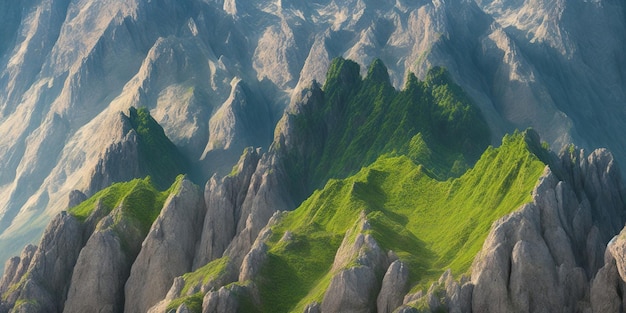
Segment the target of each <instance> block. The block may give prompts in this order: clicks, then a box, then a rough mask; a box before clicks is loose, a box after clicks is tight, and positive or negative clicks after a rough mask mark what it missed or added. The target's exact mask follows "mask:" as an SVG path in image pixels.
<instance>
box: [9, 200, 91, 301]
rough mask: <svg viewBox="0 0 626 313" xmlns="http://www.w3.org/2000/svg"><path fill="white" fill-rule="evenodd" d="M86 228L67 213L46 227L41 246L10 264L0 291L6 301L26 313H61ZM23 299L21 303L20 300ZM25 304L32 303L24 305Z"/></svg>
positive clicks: (32, 248) (11, 261) (25, 250)
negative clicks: (19, 303) (17, 304)
mask: <svg viewBox="0 0 626 313" xmlns="http://www.w3.org/2000/svg"><path fill="white" fill-rule="evenodd" d="M83 245H84V242H83V227H82V225H81V224H80V222H78V220H76V219H75V218H74V217H73V216H71V215H69V214H67V212H61V213H59V214H58V215H57V216H56V217H55V218H54V219H53V220H52V221H51V222H50V223H49V224H48V227H47V228H46V231H45V233H44V236H43V238H42V239H41V241H40V243H39V246H38V247H35V246H27V247H26V248H25V249H24V251H23V253H22V255H21V256H20V258H19V259H12V260H10V261H9V262H7V266H6V268H5V274H4V276H3V279H2V282H1V283H0V290H2V291H3V294H4V292H5V291H8V290H13V291H12V292H8V294H6V300H7V301H6V302H7V304H9V305H15V304H16V303H17V302H18V301H19V302H21V303H22V305H20V306H18V307H16V308H15V309H19V310H21V311H24V312H61V311H63V306H64V303H65V299H66V296H67V291H68V288H69V283H70V278H71V275H72V271H73V268H74V264H75V263H76V259H77V258H78V254H79V252H80V249H81V248H82V247H83ZM20 300H21V301H20ZM25 303H30V304H28V305H24V304H25Z"/></svg>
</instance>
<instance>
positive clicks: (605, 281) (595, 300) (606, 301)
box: [590, 228, 626, 312]
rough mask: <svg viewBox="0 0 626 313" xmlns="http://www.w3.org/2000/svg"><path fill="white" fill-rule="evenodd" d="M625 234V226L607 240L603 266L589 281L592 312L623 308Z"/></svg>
mask: <svg viewBox="0 0 626 313" xmlns="http://www.w3.org/2000/svg"><path fill="white" fill-rule="evenodd" d="M625 234H626V228H624V229H623V230H622V231H621V232H620V234H619V235H617V236H616V237H615V238H613V239H612V240H611V241H610V242H609V244H608V246H607V248H606V252H605V255H604V266H603V267H602V268H600V270H598V272H597V273H596V275H595V277H594V278H593V280H592V281H591V290H590V300H591V309H592V310H593V312H618V311H622V310H623V309H624V304H625V303H624V299H625V298H624V296H625V294H624V291H625V290H626V289H625V287H626V275H624V274H626V272H625V271H624V269H625V267H626V263H625V262H624V256H625V254H624V252H625V249H626V241H625V239H626V238H625V237H624V235H625Z"/></svg>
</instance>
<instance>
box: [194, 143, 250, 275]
mask: <svg viewBox="0 0 626 313" xmlns="http://www.w3.org/2000/svg"><path fill="white" fill-rule="evenodd" d="M259 153H260V151H259V150H255V149H252V148H247V149H245V150H244V153H243V155H242V156H241V158H240V160H239V163H238V164H237V165H236V171H234V172H233V173H231V175H228V176H226V177H224V178H223V179H222V180H221V181H220V180H219V179H218V178H217V176H215V175H214V176H213V177H211V179H210V180H209V181H208V182H207V184H206V187H205V192H204V198H205V205H206V210H207V211H206V215H205V217H204V225H203V230H202V238H201V240H200V244H199V246H198V252H197V253H196V257H195V260H194V265H193V268H194V269H197V268H199V267H201V266H203V265H204V264H207V263H208V262H210V261H211V260H214V259H216V258H219V257H221V256H222V254H223V253H224V251H225V250H226V248H227V247H228V245H229V244H230V243H231V241H232V239H233V238H234V237H235V235H236V229H237V224H238V223H239V220H240V218H241V206H242V205H243V202H244V200H245V199H246V195H247V192H248V186H249V185H250V179H251V177H252V175H253V174H254V172H255V170H256V168H257V165H258V163H259V159H260V155H259Z"/></svg>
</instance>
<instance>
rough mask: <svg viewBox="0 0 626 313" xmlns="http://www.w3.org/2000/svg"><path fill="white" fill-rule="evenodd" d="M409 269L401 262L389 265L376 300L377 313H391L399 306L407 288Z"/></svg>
mask: <svg viewBox="0 0 626 313" xmlns="http://www.w3.org/2000/svg"><path fill="white" fill-rule="evenodd" d="M408 283H409V269H408V267H407V266H406V264H404V263H403V262H402V261H394V262H393V263H391V265H389V268H388V269H387V273H385V276H384V277H383V282H382V286H381V288H380V293H379V294H378V298H377V299H376V307H377V308H378V313H391V312H393V311H394V310H395V309H396V308H398V307H399V306H400V305H402V300H403V299H404V295H405V294H406V293H407V291H408V288H409V284H408Z"/></svg>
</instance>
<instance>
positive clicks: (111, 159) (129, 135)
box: [87, 112, 145, 195]
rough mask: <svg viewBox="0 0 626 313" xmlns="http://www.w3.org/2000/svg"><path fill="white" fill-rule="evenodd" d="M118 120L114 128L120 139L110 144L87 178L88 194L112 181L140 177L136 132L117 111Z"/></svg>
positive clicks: (126, 118) (108, 184) (124, 116)
mask: <svg viewBox="0 0 626 313" xmlns="http://www.w3.org/2000/svg"><path fill="white" fill-rule="evenodd" d="M118 118H119V121H118V123H117V124H118V125H116V126H115V127H116V128H119V130H120V133H121V134H123V135H122V139H121V141H119V142H115V143H113V144H111V145H110V146H109V147H108V148H107V149H106V151H105V152H104V154H103V155H101V157H100V159H99V161H98V164H97V165H96V167H95V168H94V169H93V171H92V173H91V178H90V179H89V181H90V183H89V189H88V192H87V193H88V194H90V195H93V194H94V193H96V192H98V191H100V190H102V189H104V188H106V187H108V186H110V185H111V184H112V183H114V182H122V181H129V180H131V179H133V178H138V177H141V176H142V174H145V173H141V171H140V167H139V161H140V160H139V139H138V136H137V132H136V131H135V130H134V129H133V128H132V125H131V123H130V121H129V119H128V117H127V116H126V115H124V114H123V113H122V112H120V113H119V116H118Z"/></svg>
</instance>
